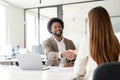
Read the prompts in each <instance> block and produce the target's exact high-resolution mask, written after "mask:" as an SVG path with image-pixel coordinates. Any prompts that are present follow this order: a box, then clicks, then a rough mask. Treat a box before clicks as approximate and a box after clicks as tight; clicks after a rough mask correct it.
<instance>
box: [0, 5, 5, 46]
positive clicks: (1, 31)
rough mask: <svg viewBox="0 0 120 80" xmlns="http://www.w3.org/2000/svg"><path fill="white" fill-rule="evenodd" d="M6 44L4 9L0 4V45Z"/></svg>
mask: <svg viewBox="0 0 120 80" xmlns="http://www.w3.org/2000/svg"><path fill="white" fill-rule="evenodd" d="M5 44H6V9H5V7H4V6H1V5H0V46H2V45H5Z"/></svg>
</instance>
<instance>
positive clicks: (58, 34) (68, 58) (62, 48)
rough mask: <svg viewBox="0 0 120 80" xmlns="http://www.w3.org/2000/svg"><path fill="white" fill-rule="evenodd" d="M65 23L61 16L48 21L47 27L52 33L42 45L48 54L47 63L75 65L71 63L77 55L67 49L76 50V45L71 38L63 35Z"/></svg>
mask: <svg viewBox="0 0 120 80" xmlns="http://www.w3.org/2000/svg"><path fill="white" fill-rule="evenodd" d="M63 28H64V23H63V21H62V20H61V19H59V18H52V19H50V21H49V22H48V25H47V29H48V31H49V32H50V33H51V34H52V36H51V37H50V38H48V39H47V40H45V41H43V44H42V47H43V50H44V52H45V53H46V56H47V62H46V65H47V66H48V65H52V66H58V65H59V64H60V65H62V64H63V66H65V67H67V66H73V65H72V64H71V65H70V64H69V65H66V64H67V63H71V62H72V61H74V60H75V58H76V55H75V54H71V53H69V52H67V51H66V50H69V49H72V50H75V49H76V48H75V45H74V44H73V42H72V41H71V40H68V39H66V38H64V37H63V36H62V32H63Z"/></svg>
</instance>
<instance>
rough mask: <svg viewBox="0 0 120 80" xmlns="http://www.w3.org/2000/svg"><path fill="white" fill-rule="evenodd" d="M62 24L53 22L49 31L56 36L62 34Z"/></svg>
mask: <svg viewBox="0 0 120 80" xmlns="http://www.w3.org/2000/svg"><path fill="white" fill-rule="evenodd" d="M62 30H63V29H62V26H61V24H60V23H59V22H53V23H52V25H51V32H52V34H54V35H55V36H57V37H60V36H61V35H62Z"/></svg>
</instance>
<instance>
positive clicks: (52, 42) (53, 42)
mask: <svg viewBox="0 0 120 80" xmlns="http://www.w3.org/2000/svg"><path fill="white" fill-rule="evenodd" d="M50 42H51V44H52V45H53V47H54V49H55V50H56V51H58V46H57V43H56V41H55V40H54V38H53V37H52V36H51V38H50Z"/></svg>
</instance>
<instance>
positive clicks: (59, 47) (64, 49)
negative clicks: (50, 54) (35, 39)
mask: <svg viewBox="0 0 120 80" xmlns="http://www.w3.org/2000/svg"><path fill="white" fill-rule="evenodd" d="M53 38H54V40H55V42H56V43H57V46H58V51H59V54H58V56H59V58H61V52H63V51H66V47H65V43H64V38H62V40H61V41H60V42H59V41H58V40H57V39H56V38H55V37H54V36H53Z"/></svg>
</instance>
